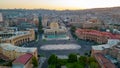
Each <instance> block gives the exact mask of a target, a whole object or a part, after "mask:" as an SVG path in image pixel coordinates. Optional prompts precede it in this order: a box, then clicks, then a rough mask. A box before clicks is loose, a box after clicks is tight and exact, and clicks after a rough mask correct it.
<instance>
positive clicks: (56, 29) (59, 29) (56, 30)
mask: <svg viewBox="0 0 120 68" xmlns="http://www.w3.org/2000/svg"><path fill="white" fill-rule="evenodd" d="M49 27H50V28H49V29H45V30H44V34H66V32H67V30H66V28H65V27H64V26H59V24H58V23H56V22H52V23H51V24H50V25H49Z"/></svg>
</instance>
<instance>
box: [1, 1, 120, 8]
mask: <svg viewBox="0 0 120 68" xmlns="http://www.w3.org/2000/svg"><path fill="white" fill-rule="evenodd" d="M114 6H120V0H0V8H28V9H33V8H45V9H86V8H101V7H114Z"/></svg>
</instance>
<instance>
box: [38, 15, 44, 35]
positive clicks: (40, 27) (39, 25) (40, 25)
mask: <svg viewBox="0 0 120 68" xmlns="http://www.w3.org/2000/svg"><path fill="white" fill-rule="evenodd" d="M38 32H39V33H40V34H41V33H43V26H42V17H41V16H40V17H39V24H38Z"/></svg>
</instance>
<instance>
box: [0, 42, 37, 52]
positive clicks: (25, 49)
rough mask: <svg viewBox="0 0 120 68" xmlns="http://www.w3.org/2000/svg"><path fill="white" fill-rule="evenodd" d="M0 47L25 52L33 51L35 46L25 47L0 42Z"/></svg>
mask: <svg viewBox="0 0 120 68" xmlns="http://www.w3.org/2000/svg"><path fill="white" fill-rule="evenodd" d="M0 47H1V48H3V49H5V50H8V51H13V50H15V51H16V52H27V53H31V52H34V51H35V50H36V49H37V48H33V47H32V48H25V47H18V46H14V45H12V44H9V43H2V44H0Z"/></svg>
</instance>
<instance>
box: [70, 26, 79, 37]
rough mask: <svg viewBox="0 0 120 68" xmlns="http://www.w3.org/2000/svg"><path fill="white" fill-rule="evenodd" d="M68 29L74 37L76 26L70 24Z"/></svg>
mask: <svg viewBox="0 0 120 68" xmlns="http://www.w3.org/2000/svg"><path fill="white" fill-rule="evenodd" d="M70 31H71V34H72V36H73V37H74V38H77V36H76V35H75V31H76V27H75V26H71V28H70Z"/></svg>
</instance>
